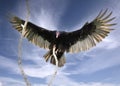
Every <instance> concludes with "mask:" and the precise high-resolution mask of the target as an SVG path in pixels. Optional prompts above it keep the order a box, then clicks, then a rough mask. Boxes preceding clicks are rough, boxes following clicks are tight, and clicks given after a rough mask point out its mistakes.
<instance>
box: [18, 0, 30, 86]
mask: <svg viewBox="0 0 120 86" xmlns="http://www.w3.org/2000/svg"><path fill="white" fill-rule="evenodd" d="M26 6H27V16H26V21H25V23H24V25H23V26H22V27H23V29H22V35H21V37H20V40H19V44H18V66H19V68H20V71H21V74H22V76H23V79H24V81H25V83H26V86H31V84H30V82H29V81H28V79H27V76H26V74H25V72H24V70H23V67H22V38H23V36H24V33H25V29H26V26H27V23H28V18H29V15H30V10H29V5H28V0H26Z"/></svg>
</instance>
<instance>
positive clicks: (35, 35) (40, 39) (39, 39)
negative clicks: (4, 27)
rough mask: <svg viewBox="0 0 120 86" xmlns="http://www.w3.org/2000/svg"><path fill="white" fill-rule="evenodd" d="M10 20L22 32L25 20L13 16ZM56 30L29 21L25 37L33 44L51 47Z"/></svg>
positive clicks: (46, 47)
mask: <svg viewBox="0 0 120 86" xmlns="http://www.w3.org/2000/svg"><path fill="white" fill-rule="evenodd" d="M10 22H11V23H12V24H13V27H14V28H15V29H16V30H18V31H19V32H20V33H22V29H23V25H24V23H25V21H24V20H22V19H20V18H18V17H16V16H13V17H11V18H10ZM53 35H54V31H49V30H47V29H44V28H42V27H38V26H37V25H34V24H32V23H31V22H28V24H27V26H26V28H25V31H24V35H23V36H24V37H25V38H27V39H28V41H30V42H32V43H33V44H35V45H37V46H39V47H41V48H45V49H49V46H50V43H51V42H52V41H53V40H54V38H53V37H54V36H53Z"/></svg>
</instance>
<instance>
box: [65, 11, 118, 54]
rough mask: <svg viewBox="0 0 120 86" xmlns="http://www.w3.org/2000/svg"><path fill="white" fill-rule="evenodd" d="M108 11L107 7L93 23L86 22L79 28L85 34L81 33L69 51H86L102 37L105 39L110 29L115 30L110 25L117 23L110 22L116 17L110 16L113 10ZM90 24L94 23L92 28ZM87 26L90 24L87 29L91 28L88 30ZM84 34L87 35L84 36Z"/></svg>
mask: <svg viewBox="0 0 120 86" xmlns="http://www.w3.org/2000/svg"><path fill="white" fill-rule="evenodd" d="M107 11H108V10H107V9H106V10H105V11H104V12H103V11H101V12H100V13H99V14H98V16H97V17H96V18H95V19H94V20H93V21H92V22H91V23H86V24H85V25H84V26H83V28H82V29H81V30H79V31H80V33H83V34H81V35H79V38H78V40H77V41H76V43H74V44H73V45H72V46H71V47H70V48H69V50H67V52H71V53H77V52H80V51H86V50H88V49H90V48H91V47H93V46H96V44H97V43H99V42H100V41H102V39H104V38H105V37H106V36H107V35H108V34H109V33H110V31H111V30H113V29H110V27H111V26H113V25H116V24H115V23H111V24H110V22H111V21H112V20H114V19H115V17H113V18H110V16H111V15H112V12H110V13H109V14H107ZM90 24H91V25H92V28H91V25H90ZM87 26H88V28H87V29H89V30H86V28H84V27H87ZM89 26H90V27H89ZM79 31H78V32H79ZM86 31H89V32H86ZM84 33H85V34H86V33H87V34H86V35H85V34H84ZM74 34H75V33H74ZM76 34H78V33H76ZM83 35H85V36H84V37H83ZM73 36H74V35H73Z"/></svg>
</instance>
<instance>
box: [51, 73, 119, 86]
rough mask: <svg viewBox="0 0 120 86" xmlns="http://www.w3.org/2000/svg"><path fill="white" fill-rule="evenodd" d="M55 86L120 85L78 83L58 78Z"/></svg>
mask: <svg viewBox="0 0 120 86" xmlns="http://www.w3.org/2000/svg"><path fill="white" fill-rule="evenodd" d="M53 85H55V86H119V85H120V84H113V83H103V82H87V83H86V82H76V81H74V80H72V79H70V78H68V77H66V76H63V75H61V76H57V77H56V79H55V81H54V82H53Z"/></svg>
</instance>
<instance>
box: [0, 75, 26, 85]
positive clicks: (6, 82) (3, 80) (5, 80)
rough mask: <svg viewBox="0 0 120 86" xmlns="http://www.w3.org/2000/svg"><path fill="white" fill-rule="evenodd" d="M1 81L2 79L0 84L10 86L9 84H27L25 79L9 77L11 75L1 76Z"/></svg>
mask: <svg viewBox="0 0 120 86" xmlns="http://www.w3.org/2000/svg"><path fill="white" fill-rule="evenodd" d="M0 81H1V85H0V86H8V85H12V86H24V85H25V83H24V82H23V81H20V80H17V79H13V78H9V77H0Z"/></svg>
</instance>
